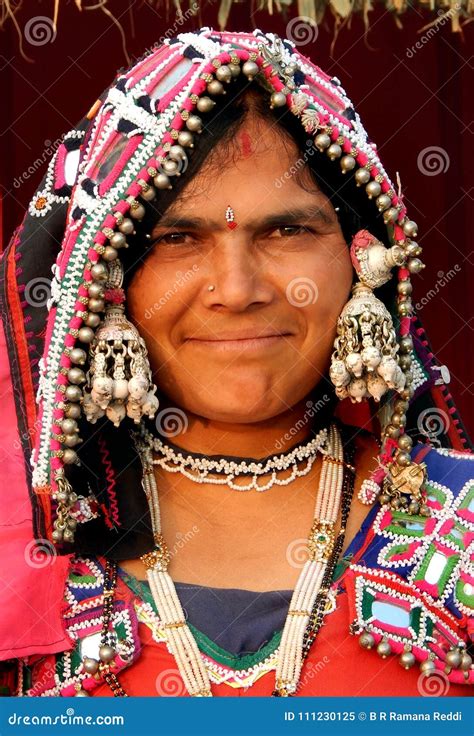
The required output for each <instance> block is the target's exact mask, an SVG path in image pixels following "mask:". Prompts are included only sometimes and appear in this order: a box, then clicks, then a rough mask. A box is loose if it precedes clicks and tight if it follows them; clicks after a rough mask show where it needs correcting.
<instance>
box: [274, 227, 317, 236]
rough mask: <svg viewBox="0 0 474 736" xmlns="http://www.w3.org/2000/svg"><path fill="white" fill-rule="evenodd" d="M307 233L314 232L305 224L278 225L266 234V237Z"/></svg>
mask: <svg viewBox="0 0 474 736" xmlns="http://www.w3.org/2000/svg"><path fill="white" fill-rule="evenodd" d="M308 233H314V230H312V228H310V227H308V226H307V225H279V226H278V227H276V228H274V229H273V230H272V231H271V232H270V233H269V234H268V237H270V238H290V237H294V236H295V235H306V234H308Z"/></svg>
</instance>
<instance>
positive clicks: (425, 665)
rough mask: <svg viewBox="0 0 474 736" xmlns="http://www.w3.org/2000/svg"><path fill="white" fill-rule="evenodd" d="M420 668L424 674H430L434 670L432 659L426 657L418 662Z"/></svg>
mask: <svg viewBox="0 0 474 736" xmlns="http://www.w3.org/2000/svg"><path fill="white" fill-rule="evenodd" d="M420 670H421V672H423V674H425V675H431V674H432V673H433V672H434V671H435V670H436V665H435V663H434V662H433V660H432V659H430V658H429V657H428V659H425V661H424V662H422V663H421V664H420Z"/></svg>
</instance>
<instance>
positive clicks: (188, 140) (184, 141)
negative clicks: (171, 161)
mask: <svg viewBox="0 0 474 736" xmlns="http://www.w3.org/2000/svg"><path fill="white" fill-rule="evenodd" d="M212 101H213V100H211V102H212ZM178 143H179V145H180V146H184V147H185V148H194V137H193V135H192V133H190V132H189V130H180V131H179V133H178Z"/></svg>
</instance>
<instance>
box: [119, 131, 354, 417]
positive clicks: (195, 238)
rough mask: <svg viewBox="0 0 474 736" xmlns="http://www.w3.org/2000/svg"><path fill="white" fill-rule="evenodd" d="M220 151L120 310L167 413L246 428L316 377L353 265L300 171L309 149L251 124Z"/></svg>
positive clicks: (172, 218)
mask: <svg viewBox="0 0 474 736" xmlns="http://www.w3.org/2000/svg"><path fill="white" fill-rule="evenodd" d="M231 149H232V150H231V151H230V154H229V152H227V157H226V160H225V162H223V161H222V157H221V156H220V155H218V157H217V159H214V161H213V160H212V155H211V158H210V161H209V164H210V165H206V166H204V167H203V168H202V169H201V171H200V173H199V175H198V176H196V177H195V178H194V179H193V180H192V181H191V182H190V183H189V185H188V186H187V187H186V188H185V189H184V190H183V193H182V194H181V195H180V196H179V198H178V199H176V201H175V202H174V203H173V205H172V206H171V207H170V208H169V209H168V211H167V212H166V213H165V215H164V217H163V218H162V219H161V221H160V222H159V224H158V226H157V227H156V228H155V229H154V231H153V234H152V240H153V241H155V240H156V241H158V242H156V244H155V245H154V246H153V249H152V251H151V252H150V254H149V255H148V256H147V257H146V259H145V261H144V263H143V264H142V265H141V267H140V268H139V269H138V270H137V271H136V273H135V275H134V277H133V280H132V282H131V284H130V286H129V288H128V291H127V304H128V311H129V315H130V317H131V319H132V321H133V322H134V323H135V324H136V325H137V327H138V329H139V331H140V333H141V334H142V336H143V338H144V339H145V342H146V345H147V349H148V353H149V358H150V363H151V366H152V370H153V375H154V382H155V383H156V384H157V386H158V392H159V393H160V392H164V393H165V394H166V395H167V397H168V399H169V402H170V404H171V405H174V406H177V407H181V408H182V409H184V410H185V411H186V410H188V411H190V412H193V413H195V414H198V415H200V416H202V417H206V418H208V419H211V420H215V421H223V422H239V423H245V422H252V423H253V422H257V421H263V420H265V419H269V418H271V417H273V416H276V415H278V414H280V413H281V412H283V411H287V410H288V409H290V407H292V406H294V405H295V404H296V403H297V402H298V401H300V400H302V399H304V397H305V396H306V395H307V394H308V393H309V392H310V391H311V390H312V389H313V388H314V386H315V385H316V384H317V383H318V382H319V380H320V379H321V377H322V375H323V374H324V372H325V371H326V370H327V368H328V364H329V359H330V354H331V350H332V344H333V340H334V337H335V332H336V320H337V317H338V315H339V313H340V311H341V308H342V306H343V305H344V304H345V302H346V301H347V298H348V294H349V291H350V287H351V283H352V266H351V262H350V257H349V250H348V247H347V245H346V243H345V241H344V238H343V235H342V232H341V229H340V227H339V223H338V219H337V215H336V213H335V211H334V209H333V206H332V205H331V203H330V201H329V200H328V199H327V197H326V196H325V195H324V194H322V192H320V191H319V190H318V189H317V188H316V186H315V185H314V183H313V182H312V180H311V178H310V175H309V172H308V171H307V170H303V165H304V163H305V161H304V157H306V159H308V158H309V156H310V155H311V153H310V152H311V150H312V149H309V150H308V153H307V154H302V153H300V152H299V151H298V150H297V147H296V146H295V145H293V144H292V143H289V142H288V141H285V142H282V137H281V134H280V133H279V132H278V131H276V132H275V131H274V129H273V128H272V127H271V125H269V124H268V123H267V122H264V121H262V120H260V119H259V120H255V119H254V122H250V123H249V124H245V123H244V125H243V127H242V128H241V129H240V131H239V133H238V134H237V136H236V139H235V140H234V141H233V143H232V146H231ZM216 150H217V149H216ZM217 153H219V152H218V151H217ZM220 153H222V151H221V152H220ZM222 164H223V165H222ZM335 165H336V164H335ZM295 172H298V176H295ZM301 182H303V183H304V189H303V188H302V187H301ZM228 207H230V208H231V209H232V211H233V213H234V218H235V219H234V223H233V226H232V227H229V224H228V222H227V220H226V210H227V208H228ZM210 284H213V285H214V286H215V289H214V290H213V291H209V290H208V286H209V285H210Z"/></svg>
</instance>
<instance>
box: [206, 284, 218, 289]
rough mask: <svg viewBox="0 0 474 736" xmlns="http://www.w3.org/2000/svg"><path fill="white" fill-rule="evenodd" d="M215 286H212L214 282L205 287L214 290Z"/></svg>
mask: <svg viewBox="0 0 474 736" xmlns="http://www.w3.org/2000/svg"><path fill="white" fill-rule="evenodd" d="M215 288H216V287H215V286H214V284H209V286H208V287H207V290H208V291H214V289H215Z"/></svg>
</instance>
